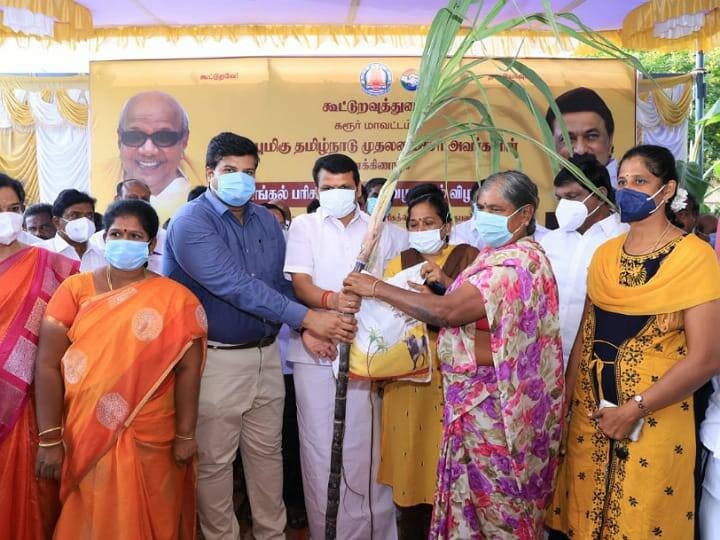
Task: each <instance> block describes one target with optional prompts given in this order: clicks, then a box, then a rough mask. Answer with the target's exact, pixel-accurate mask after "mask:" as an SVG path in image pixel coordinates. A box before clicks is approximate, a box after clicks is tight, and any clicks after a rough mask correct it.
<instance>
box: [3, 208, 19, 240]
mask: <svg viewBox="0 0 720 540" xmlns="http://www.w3.org/2000/svg"><path fill="white" fill-rule="evenodd" d="M22 223H23V216H22V214H18V213H17V212H0V244H3V245H5V246H9V245H10V244H12V243H13V242H14V241H15V240H16V239H17V237H18V235H19V234H20V231H21V230H22Z"/></svg>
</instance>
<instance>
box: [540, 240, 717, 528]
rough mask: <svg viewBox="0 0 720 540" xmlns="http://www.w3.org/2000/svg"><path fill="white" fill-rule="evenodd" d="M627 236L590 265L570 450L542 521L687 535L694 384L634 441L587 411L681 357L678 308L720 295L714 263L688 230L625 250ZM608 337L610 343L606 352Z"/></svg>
mask: <svg viewBox="0 0 720 540" xmlns="http://www.w3.org/2000/svg"><path fill="white" fill-rule="evenodd" d="M625 238H626V235H623V236H621V237H618V238H617V239H613V240H610V241H609V242H607V243H606V244H604V245H603V246H601V247H600V248H599V249H598V250H597V252H596V254H595V257H594V258H593V261H592V263H591V265H590V269H589V273H588V295H589V297H590V302H591V308H592V309H591V310H590V312H589V314H588V316H587V317H586V318H585V320H584V321H583V325H582V327H581V336H582V357H581V361H580V366H579V372H578V380H577V383H576V386H575V389H574V392H573V403H572V413H571V417H570V425H569V428H568V432H567V453H566V455H565V456H564V457H563V459H562V463H561V466H560V470H559V473H558V487H557V491H556V493H555V497H554V500H553V504H552V507H551V510H550V511H549V512H548V525H549V526H550V527H551V528H552V529H554V530H557V531H560V532H562V533H564V534H565V535H567V537H569V538H588V539H592V540H611V539H612V540H622V539H624V538H631V539H633V540H636V539H637V540H646V539H651V538H672V539H676V538H677V539H686V538H687V539H691V538H693V532H694V521H695V488H694V477H693V470H694V468H695V460H696V452H697V448H696V443H695V439H696V433H695V429H696V428H695V417H694V407H693V405H694V403H693V396H692V394H690V395H688V396H685V398H683V399H681V400H680V401H679V402H677V403H674V404H671V405H669V406H667V407H664V408H662V409H659V410H656V411H651V412H650V413H649V414H648V415H647V416H646V417H645V419H644V425H643V427H642V431H641V434H640V438H639V439H638V440H637V441H636V442H632V441H629V440H622V441H613V440H610V439H608V438H607V437H606V436H605V434H604V433H602V431H601V430H600V429H599V427H598V425H597V423H596V422H595V421H592V420H590V419H589V418H588V414H589V413H591V412H593V411H594V410H596V409H597V407H598V402H599V400H600V399H603V398H605V399H608V400H610V401H612V402H615V403H617V404H620V405H621V404H623V403H625V402H627V401H629V400H632V398H633V396H635V395H637V394H641V393H642V392H644V391H645V390H647V389H648V388H649V387H650V386H652V385H653V383H654V382H656V381H657V380H659V379H660V378H661V377H662V376H663V375H665V373H666V372H667V371H668V370H670V369H671V368H672V367H673V366H674V365H676V364H677V363H678V362H681V361H683V359H684V358H685V356H686V355H687V353H688V349H687V340H686V336H685V329H684V322H683V311H684V310H686V309H689V308H691V307H694V306H697V305H700V304H703V303H705V302H709V301H712V300H716V299H718V298H720V267H718V262H717V259H716V257H715V256H714V253H713V252H712V249H711V248H710V247H709V246H708V245H707V244H706V243H704V242H702V241H701V240H699V239H698V238H696V237H695V236H694V235H689V236H687V237H685V238H682V239H680V240H674V241H672V242H670V243H669V244H668V245H667V246H665V247H663V248H661V249H660V250H657V251H655V252H653V253H651V254H648V255H646V256H642V257H634V256H629V255H627V254H624V251H623V245H624V241H625ZM638 318H639V319H640V323H642V324H639V323H637V322H636V321H637V319H638ZM608 320H611V321H612V325H614V328H615V334H623V332H627V329H628V328H633V325H635V329H633V330H632V332H631V334H632V335H631V336H630V337H627V336H626V335H621V336H620V337H616V338H614V339H612V338H611V337H608V336H610V335H611V333H610V332H608V329H609V328H610V329H612V326H609V325H608V322H607V321H608ZM606 345H610V346H611V347H610V348H612V349H613V350H614V351H615V352H614V354H613V355H612V356H613V358H611V359H608V357H609V356H611V355H610V354H609V352H607V350H605V349H608V347H607V346H606ZM604 346H605V349H603V347H604ZM608 370H610V373H611V377H610V380H608V377H607V376H606V372H607V371H608ZM608 394H609V395H608Z"/></svg>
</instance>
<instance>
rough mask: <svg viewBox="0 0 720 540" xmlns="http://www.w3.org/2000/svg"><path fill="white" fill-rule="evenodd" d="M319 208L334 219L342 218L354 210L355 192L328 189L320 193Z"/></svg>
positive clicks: (351, 190)
mask: <svg viewBox="0 0 720 540" xmlns="http://www.w3.org/2000/svg"><path fill="white" fill-rule="evenodd" d="M320 208H322V209H323V211H324V212H325V213H327V214H328V215H330V216H332V217H334V218H337V219H341V218H344V217H345V216H347V215H348V214H350V213H351V212H352V211H353V210H355V190H354V189H328V190H326V191H321V192H320Z"/></svg>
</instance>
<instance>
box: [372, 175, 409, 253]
mask: <svg viewBox="0 0 720 540" xmlns="http://www.w3.org/2000/svg"><path fill="white" fill-rule="evenodd" d="M385 182H387V178H371V179H370V180H368V181H367V182H366V183H365V190H366V192H367V199H366V201H365V208H364V210H365V211H366V212H367V213H368V215H372V213H373V210H374V209H375V205H376V204H377V201H378V196H379V195H380V190H381V189H382V187H383V186H384V185H385ZM393 200H395V193H393V196H392V199H391V201H390V204H392V201H393ZM389 213H390V209H389V208H388V214H389ZM383 234H386V235H387V236H388V237H389V240H390V245H391V247H392V250H393V251H396V252H397V253H400V252H401V251H405V250H406V249H408V248H409V247H410V244H409V240H408V232H407V229H406V228H405V227H399V226H398V225H395V224H394V223H391V222H389V221H385V225H384V226H383Z"/></svg>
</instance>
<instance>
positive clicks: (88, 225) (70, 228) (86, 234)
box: [65, 217, 95, 244]
mask: <svg viewBox="0 0 720 540" xmlns="http://www.w3.org/2000/svg"><path fill="white" fill-rule="evenodd" d="M65 221H66V223H65V234H66V235H67V237H68V238H69V239H70V240H72V241H73V242H78V243H80V244H82V243H84V242H87V241H88V240H89V239H90V237H91V236H92V235H93V234H95V222H93V221H91V220H89V219H88V218H86V217H81V218H78V219H73V220H72V221H67V220H65Z"/></svg>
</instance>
